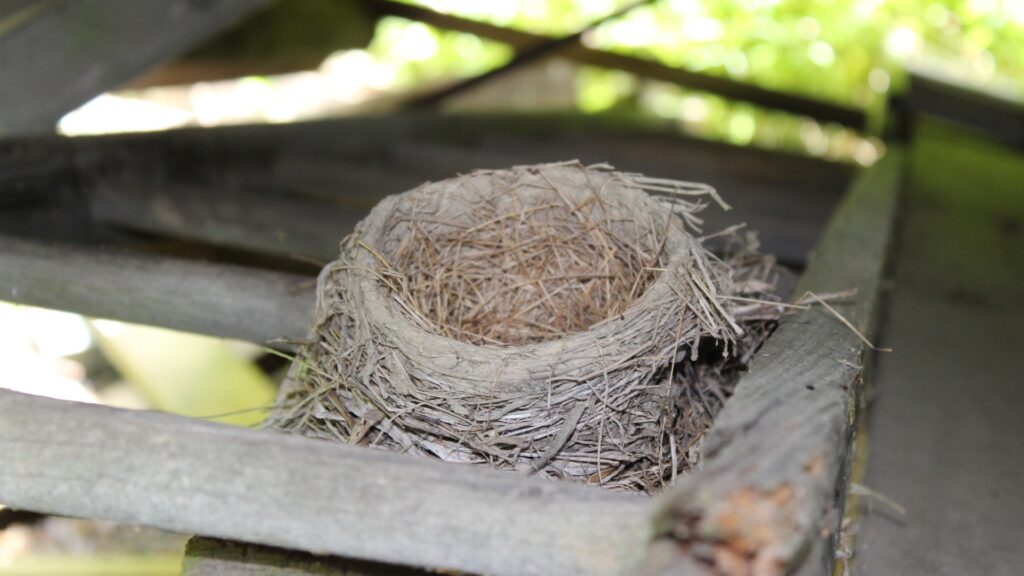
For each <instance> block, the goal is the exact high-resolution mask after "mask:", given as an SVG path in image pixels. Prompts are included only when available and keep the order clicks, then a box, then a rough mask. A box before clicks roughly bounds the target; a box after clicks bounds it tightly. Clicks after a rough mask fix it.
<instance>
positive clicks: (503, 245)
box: [271, 162, 764, 491]
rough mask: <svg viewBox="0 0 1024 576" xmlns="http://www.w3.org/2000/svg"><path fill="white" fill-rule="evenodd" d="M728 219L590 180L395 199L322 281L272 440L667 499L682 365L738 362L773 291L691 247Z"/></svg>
mask: <svg viewBox="0 0 1024 576" xmlns="http://www.w3.org/2000/svg"><path fill="white" fill-rule="evenodd" d="M713 200H715V201H719V200H717V196H716V195H715V194H714V191H713V190H712V189H711V188H709V187H707V186H703V185H698V184H692V183H684V182H676V181H669V180H660V179H652V178H645V177H643V176H640V175H637V174H628V173H621V172H616V171H614V170H612V169H611V168H610V167H608V166H605V165H599V166H589V167H587V166H583V165H582V164H580V163H578V162H570V163H560V164H545V165H537V166H520V167H514V168H512V169H508V170H495V171H478V172H474V173H471V174H467V175H463V176H459V177H457V178H453V179H449V180H444V181H440V182H435V183H427V184H424V185H422V186H420V187H418V188H416V189H414V190H411V191H409V192H406V193H403V194H399V195H396V196H391V197H388V198H387V199H385V200H384V201H382V202H381V203H380V204H379V205H377V206H376V207H375V208H374V209H373V211H372V212H371V213H370V215H369V216H368V217H367V218H366V219H365V220H364V221H363V222H361V223H360V224H359V226H358V227H357V228H356V232H355V233H354V234H353V235H352V236H350V237H348V238H346V239H345V240H344V241H343V242H342V243H341V253H340V256H339V258H338V259H337V260H336V261H334V262H332V263H330V264H329V265H327V266H326V267H325V268H324V269H323V271H322V273H321V275H320V278H319V281H318V301H317V316H316V322H315V326H314V329H313V333H312V336H311V338H310V342H309V343H308V344H307V345H305V346H304V348H303V349H302V351H301V353H300V354H299V356H298V357H297V359H296V361H295V362H294V363H293V365H292V370H291V372H290V374H289V378H288V380H287V382H286V383H285V386H284V388H283V390H282V394H281V397H280V399H279V405H278V407H277V409H276V412H275V415H274V416H273V418H272V420H271V422H272V425H273V426H275V427H277V428H279V429H284V430H289V431H295V432H299V433H302V434H306V435H310V436H316V437H322V438H328V439H332V440H336V441H342V442H347V443H353V444H362V445H368V446H373V447H380V448H385V449H390V450H395V451H402V452H410V453H413V454H419V455H424V456H429V457H434V458H440V459H442V460H445V461H450V462H464V463H486V464H489V465H490V466H492V467H495V468H499V469H507V470H515V471H519V472H525V473H536V474H541V475H544V476H551V477H556V478H563V479H570V480H574V481H577V482H582V483H593V484H601V485H605V486H610V487H614V488H622V489H630V490H641V491H649V490H653V489H655V488H657V487H659V486H661V485H663V484H664V483H665V482H666V479H668V478H674V477H675V474H676V473H677V472H678V471H680V470H681V469H682V468H683V467H684V462H683V460H684V458H682V457H681V456H680V454H679V452H680V451H683V450H685V448H686V446H684V445H680V442H683V441H684V439H682V438H680V437H679V426H678V423H677V419H678V412H679V410H678V408H679V386H678V378H675V376H676V375H675V374H674V373H675V371H676V363H677V362H678V361H680V360H683V359H684V358H686V359H688V360H692V359H694V358H696V356H697V352H698V350H699V349H700V342H701V341H702V340H707V339H710V340H713V341H715V342H717V343H718V347H717V349H718V350H719V357H722V356H723V354H722V353H723V352H724V355H725V356H727V355H728V354H729V353H730V350H731V351H732V353H733V354H735V351H736V347H737V345H738V342H743V339H742V338H741V336H742V335H743V334H744V330H743V329H742V328H741V326H740V324H741V323H742V322H744V321H745V318H744V317H743V315H742V314H741V315H740V318H739V320H737V315H736V314H735V310H734V309H733V307H731V306H730V305H729V303H730V302H731V300H729V299H728V297H729V296H735V295H737V294H743V293H750V292H751V291H755V292H756V291H759V290H763V287H764V286H763V283H759V284H757V286H756V287H755V288H751V283H750V282H749V278H747V279H746V280H742V281H741V279H740V277H739V276H738V275H737V273H736V270H735V269H734V267H733V266H730V265H729V264H727V263H725V262H722V261H721V260H719V259H718V258H716V257H715V256H714V255H712V254H711V253H710V252H709V251H708V250H707V249H706V248H705V247H704V246H703V245H702V244H701V242H700V241H698V240H697V239H696V238H695V237H694V235H693V230H694V228H695V227H696V226H697V225H698V224H699V219H698V218H697V216H696V213H697V212H699V211H700V210H701V209H702V208H703V207H704V206H705V204H706V203H707V202H709V201H713ZM740 276H742V275H740ZM748 276H749V275H748ZM748 316H750V317H751V318H754V317H757V318H758V319H761V318H762V317H763V315H762V314H748ZM691 372H692V371H691ZM691 440H692V439H691Z"/></svg>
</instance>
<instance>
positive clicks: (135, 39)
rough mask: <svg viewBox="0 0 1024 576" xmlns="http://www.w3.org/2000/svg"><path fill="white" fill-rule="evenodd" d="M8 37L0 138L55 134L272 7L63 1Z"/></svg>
mask: <svg viewBox="0 0 1024 576" xmlns="http://www.w3.org/2000/svg"><path fill="white" fill-rule="evenodd" d="M39 4H40V5H42V6H43V8H42V9H40V10H38V11H37V12H38V13H36V14H32V15H31V17H29V18H27V19H26V21H24V22H21V23H19V25H17V26H14V27H12V29H10V30H7V31H6V32H5V33H3V34H0V70H3V74H4V80H3V82H2V83H0V110H3V111H4V113H3V115H0V133H8V134H14V133H26V132H49V131H52V130H53V128H54V127H55V125H56V123H57V121H58V120H59V119H60V117H61V116H62V115H63V114H64V113H66V112H68V111H70V110H72V109H74V108H75V107H77V106H79V105H81V104H83V103H84V102H86V101H88V100H89V99H90V98H93V97H94V96H96V95H97V94H101V93H103V92H105V91H107V90H110V89H112V88H115V87H117V86H118V85H120V84H122V83H123V82H125V81H127V80H129V79H131V78H132V77H133V76H135V75H137V74H139V73H140V72H143V71H145V70H146V69H147V68H148V67H150V66H152V65H154V64H157V63H159V62H160V61H162V60H167V59H169V58H171V57H173V56H175V55H177V54H179V53H181V52H183V51H185V50H186V49H187V48H189V47H191V46H192V45H194V44H196V43H198V42H199V41H200V40H203V39H204V38H207V37H208V36H210V35H211V34H213V33H214V32H216V31H217V30H220V29H222V28H224V27H226V26H229V25H230V24H233V23H235V22H237V21H238V20H239V19H241V18H242V17H243V16H245V15H246V14H248V13H250V12H251V11H253V10H255V9H256V8H259V7H260V6H262V5H263V4H265V0H203V1H196V0H172V1H166V0H133V1H132V2H127V3H125V2H110V1H105V0H56V1H52V2H40V3H39Z"/></svg>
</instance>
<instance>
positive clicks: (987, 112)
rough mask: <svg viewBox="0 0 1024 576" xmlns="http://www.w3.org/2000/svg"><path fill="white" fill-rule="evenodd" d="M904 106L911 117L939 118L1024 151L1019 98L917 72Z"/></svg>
mask: <svg viewBox="0 0 1024 576" xmlns="http://www.w3.org/2000/svg"><path fill="white" fill-rule="evenodd" d="M902 102H903V104H904V105H905V107H906V108H907V109H906V110H905V112H907V113H910V114H912V115H913V114H928V115H932V116H938V117H939V118H943V119H945V120H950V121H952V122H955V123H957V124H959V125H961V126H966V127H968V128H971V129H974V130H978V131H981V132H982V133H984V134H986V135H988V136H991V137H993V138H995V139H996V140H999V141H1000V142H1003V143H1005V144H1007V145H1009V146H1013V147H1015V148H1017V149H1021V150H1024V99H1022V98H1020V97H1019V96H1016V95H1013V94H1010V93H1008V92H1002V93H1000V92H995V91H984V90H982V89H979V88H977V87H968V86H965V85H963V84H962V83H958V82H956V81H955V79H953V78H948V77H943V76H940V75H939V74H937V73H936V72H934V71H926V70H923V69H918V70H914V71H913V72H912V73H911V74H910V82H909V85H908V87H907V90H906V95H905V96H904V97H903V98H902ZM910 121H911V122H913V118H910Z"/></svg>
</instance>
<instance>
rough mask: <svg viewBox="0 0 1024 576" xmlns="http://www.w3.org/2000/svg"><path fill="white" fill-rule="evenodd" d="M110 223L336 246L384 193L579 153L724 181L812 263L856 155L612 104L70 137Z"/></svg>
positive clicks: (232, 241) (768, 244) (743, 205)
mask: <svg viewBox="0 0 1024 576" xmlns="http://www.w3.org/2000/svg"><path fill="white" fill-rule="evenodd" d="M70 143H71V144H73V145H74V149H75V154H74V155H75V158H76V163H77V166H78V168H77V169H78V172H79V174H80V177H79V178H78V180H77V181H78V182H79V183H81V185H82V186H83V189H84V192H86V193H87V194H88V196H89V197H90V198H91V199H92V206H93V215H94V216H95V217H96V218H97V219H99V220H101V221H102V222H105V223H112V224H116V225H118V226H122V227H128V228H132V229H136V230H142V231H147V232H155V233H159V234H166V235H172V236H177V237H183V238H188V239H194V240H202V241H206V242H212V243H215V244H219V245H227V246H232V247H236V248H243V249H255V250H259V251H268V252H272V253H275V254H283V255H286V256H287V255H300V256H306V257H312V258H315V259H318V260H329V259H331V258H333V256H334V255H335V253H336V251H337V241H338V240H339V239H340V238H341V237H343V236H344V235H345V234H346V233H347V232H349V231H350V230H351V226H352V225H353V224H354V223H355V222H356V221H357V220H358V219H360V218H362V217H363V216H364V215H365V214H366V212H367V211H368V210H369V209H370V208H371V207H372V206H373V205H374V204H375V203H376V202H377V201H378V200H379V199H381V198H382V197H384V196H385V195H388V194H394V193H398V192H402V191H405V190H408V189H411V188H413V187H414V186H416V185H418V184H420V183H422V182H423V181H426V180H428V179H430V180H437V179H441V178H447V177H450V176H452V175H454V174H457V173H464V172H468V171H472V170H474V169H478V168H501V167H507V166H511V165H514V164H528V163H535V162H550V161H552V160H559V159H567V158H569V157H575V158H579V159H581V160H582V161H584V162H610V163H612V164H613V165H615V166H616V167H617V168H619V169H623V170H629V171H638V172H644V173H647V174H651V175H658V176H661V177H667V178H680V179H684V180H699V181H704V182H708V183H711V184H713V185H715V186H716V187H718V189H719V190H720V191H721V192H722V194H723V195H724V196H725V197H726V198H727V199H728V200H729V202H730V204H732V205H733V206H734V208H735V210H733V211H731V212H722V211H720V210H718V209H717V208H711V209H709V210H707V211H706V213H705V216H706V217H707V220H708V222H707V229H708V230H715V229H717V228H720V227H723V226H727V225H732V224H735V223H737V222H746V223H747V224H748V225H749V227H750V228H751V229H754V230H758V231H759V232H760V235H761V240H762V245H763V248H764V250H765V251H767V252H771V253H774V254H776V255H777V256H778V257H779V258H780V260H782V261H784V262H786V263H788V264H793V265H800V264H802V262H803V261H804V259H805V258H806V255H807V253H808V252H809V251H810V250H811V248H812V247H813V246H814V244H815V243H816V242H817V240H818V237H819V235H820V232H821V230H822V229H823V226H824V224H825V222H826V221H827V219H828V217H829V215H830V214H831V212H832V210H833V208H834V207H835V205H836V203H837V202H838V200H839V198H840V196H841V195H842V191H843V190H844V189H845V188H846V186H847V183H848V181H849V178H850V177H851V175H852V173H853V171H854V169H853V167H851V166H848V165H844V164H838V163H829V162H824V161H821V160H817V159H812V158H805V157H800V156H795V155H791V154H783V153H778V152H768V151H759V150H750V149H744V148H739V147H735V146H729V145H725V144H721V143H711V142H705V141H699V140H695V139H692V138H686V137H682V136H680V135H678V133H674V132H672V131H669V130H663V129H658V128H656V127H651V126H636V125H634V124H629V123H625V124H622V123H620V124H615V123H612V122H610V121H606V119H602V118H597V119H593V118H589V119H581V118H579V117H576V116H571V115H553V116H539V117H534V116H523V115H518V116H503V115H497V116H494V115H486V116H479V115H477V116H458V115H456V116H451V117H445V118H437V117H431V116H425V115H421V114H408V115H400V116H397V117H373V118H359V119H347V120H341V121H330V122H317V123H308V124H302V125H295V126H264V127H256V126H246V127H228V128H219V129H212V130H205V131H194V130H180V131H173V132H169V133H165V134H161V135H130V136H126V135H123V136H107V137H100V138H87V139H84V138H75V139H71V141H70Z"/></svg>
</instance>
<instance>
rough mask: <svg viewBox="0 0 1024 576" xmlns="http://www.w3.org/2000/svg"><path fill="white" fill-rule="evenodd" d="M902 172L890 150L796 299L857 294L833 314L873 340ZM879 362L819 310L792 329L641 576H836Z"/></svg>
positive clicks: (672, 510)
mask: <svg viewBox="0 0 1024 576" xmlns="http://www.w3.org/2000/svg"><path fill="white" fill-rule="evenodd" d="M903 163H904V160H903V153H902V150H899V149H890V150H889V152H888V154H887V155H886V157H885V158H884V159H883V160H881V161H880V162H879V163H878V164H876V165H875V166H874V167H872V168H870V169H867V170H865V171H864V172H863V173H862V174H861V175H860V177H859V178H858V179H857V181H856V182H855V183H854V185H853V186H852V187H851V189H850V190H849V192H848V194H847V196H846V198H845V199H844V200H843V202H842V204H841V205H840V206H839V208H838V209H837V210H836V213H835V215H834V216H833V218H832V221H831V222H830V224H829V227H828V228H827V230H826V232H825V236H824V238H823V239H822V241H821V243H820V245H819V247H818V249H817V250H816V252H815V254H814V255H813V256H812V259H811V260H810V263H809V266H808V268H807V270H806V271H805V273H804V274H803V276H802V278H801V280H800V282H799V284H798V285H797V288H796V291H795V295H796V296H797V297H800V295H802V294H805V293H807V292H813V293H817V294H826V293H830V292H840V291H844V290H849V289H856V290H857V292H856V294H855V295H854V296H852V297H850V298H846V299H843V300H840V301H837V302H832V303H830V305H831V306H832V307H833V308H835V309H836V311H837V312H839V313H840V314H841V315H842V316H843V317H844V318H845V319H846V320H848V321H849V322H850V323H851V324H852V325H853V326H854V327H856V328H857V330H859V331H860V332H861V333H862V334H864V335H866V336H867V338H869V339H870V338H871V337H872V335H873V334H874V332H875V330H874V327H875V325H876V316H877V314H878V310H879V300H880V295H879V292H880V286H881V283H882V279H883V275H884V271H885V267H886V262H887V256H888V254H889V251H890V250H889V248H890V244H891V241H892V236H893V225H894V222H895V219H896V214H897V204H898V202H897V200H898V194H899V190H900V187H901V184H902V180H901V179H902V174H903ZM871 352H872V350H871V349H870V348H869V347H868V346H867V345H866V344H865V343H864V342H863V341H862V340H861V339H860V337H859V336H858V335H857V334H855V333H854V332H853V331H852V330H850V328H849V327H847V326H845V325H844V324H843V322H842V321H841V320H840V319H839V318H837V317H836V316H835V315H833V314H831V313H830V312H829V311H828V310H827V309H825V308H824V307H821V306H812V307H811V309H809V310H803V311H800V312H798V313H796V314H794V315H792V316H789V317H787V318H785V319H784V320H783V321H782V322H781V323H780V326H779V328H778V329H777V330H776V332H775V333H774V334H773V335H772V337H771V338H769V340H768V341H767V342H766V343H765V345H764V347H763V349H762V350H761V351H760V352H759V353H758V354H757V356H756V358H755V360H754V362H753V365H752V367H751V370H750V372H749V373H748V374H747V375H746V376H744V378H743V379H742V380H741V381H740V383H739V385H738V386H737V388H736V392H735V395H734V396H733V397H732V398H731V399H730V400H729V402H727V403H726V405H725V408H724V409H723V410H722V412H721V414H719V416H718V418H717V419H716V421H715V424H714V426H713V427H712V429H711V430H710V431H709V434H708V437H707V440H706V443H705V447H704V450H705V462H704V465H703V467H702V468H701V469H700V470H699V471H697V472H695V473H693V474H691V475H690V476H688V477H686V478H684V479H683V480H682V481H681V482H680V483H679V484H678V485H677V486H675V487H674V488H673V489H672V490H671V492H670V493H668V494H667V495H666V496H664V497H663V498H662V502H661V511H660V513H659V516H658V519H657V528H656V531H657V537H656V541H655V547H654V548H653V550H655V551H657V553H656V554H652V555H651V557H650V558H649V560H648V564H647V567H646V571H645V572H644V573H645V574H652V575H653V574H659V575H669V574H671V575H696V574H704V575H707V574H721V573H726V574H733V573H736V574H739V573H744V574H746V573H751V574H766V575H771V574H788V573H793V572H799V573H800V574H825V573H829V574H830V573H831V565H832V553H833V551H834V542H835V540H834V539H835V538H836V537H837V535H838V530H839V527H840V526H839V523H840V522H841V518H842V507H843V503H844V494H845V488H846V484H847V482H848V461H849V457H850V446H851V443H852V438H853V435H854V433H855V425H856V424H855V423H856V414H857V410H858V408H859V404H860V394H861V391H862V389H863V383H862V381H861V376H862V370H863V367H864V363H865V356H866V355H867V354H869V353H871Z"/></svg>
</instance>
